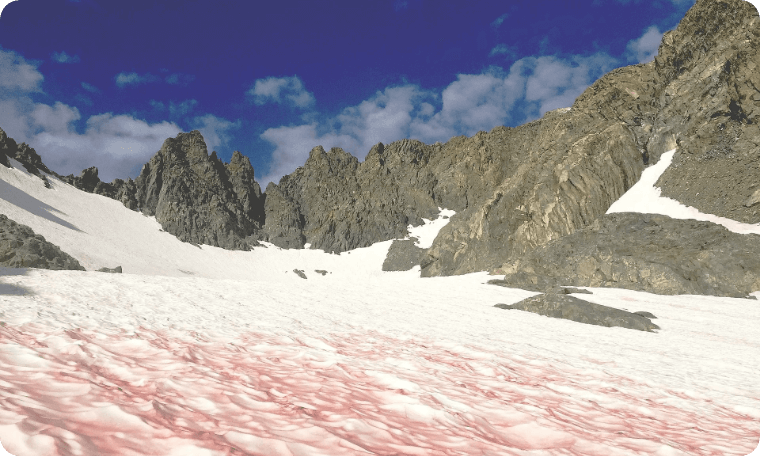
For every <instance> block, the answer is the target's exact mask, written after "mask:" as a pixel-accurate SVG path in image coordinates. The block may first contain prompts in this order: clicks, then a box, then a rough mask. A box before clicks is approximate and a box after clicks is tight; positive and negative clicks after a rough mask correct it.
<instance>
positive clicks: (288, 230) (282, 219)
mask: <svg viewBox="0 0 760 456" xmlns="http://www.w3.org/2000/svg"><path fill="white" fill-rule="evenodd" d="M264 195H265V199H264V218H265V220H266V221H267V222H268V223H266V224H265V225H264V229H263V230H262V231H261V233H260V235H259V237H260V238H261V239H262V240H265V241H268V242H271V243H272V244H274V245H276V246H278V247H282V248H284V249H300V248H303V246H304V243H305V242H306V238H305V237H304V235H303V227H304V222H303V218H302V216H301V213H300V212H299V211H298V206H297V205H296V203H295V202H294V201H293V200H292V199H291V198H289V197H288V196H286V195H284V194H283V193H282V192H281V191H280V189H279V188H278V187H277V186H276V185H275V184H274V183H271V182H270V183H269V185H268V186H267V190H266V193H265V194H264Z"/></svg>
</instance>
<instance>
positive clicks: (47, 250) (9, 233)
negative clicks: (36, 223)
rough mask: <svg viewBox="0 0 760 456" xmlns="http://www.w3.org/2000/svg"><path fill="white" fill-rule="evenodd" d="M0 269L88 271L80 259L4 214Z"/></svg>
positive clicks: (0, 221) (0, 228)
mask: <svg viewBox="0 0 760 456" xmlns="http://www.w3.org/2000/svg"><path fill="white" fill-rule="evenodd" d="M0 266H5V267H9V268H39V269H71V270H80V271H84V268H83V267H82V265H80V264H79V262H78V261H77V260H76V259H74V258H73V257H71V256H70V255H68V254H67V253H65V252H63V251H62V250H61V249H60V248H58V247H57V246H55V245H53V244H51V243H50V242H48V241H46V240H45V238H44V237H42V236H41V235H39V234H34V231H33V230H32V229H31V228H29V227H28V226H26V225H22V224H20V223H16V222H14V221H13V220H10V219H9V218H8V217H7V216H5V215H3V214H0Z"/></svg>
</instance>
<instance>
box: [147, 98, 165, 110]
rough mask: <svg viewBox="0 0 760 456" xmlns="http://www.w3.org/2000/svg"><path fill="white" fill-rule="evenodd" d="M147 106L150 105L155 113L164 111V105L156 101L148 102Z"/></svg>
mask: <svg viewBox="0 0 760 456" xmlns="http://www.w3.org/2000/svg"><path fill="white" fill-rule="evenodd" d="M148 104H150V105H151V107H152V108H153V109H155V110H157V111H163V110H164V109H166V105H164V104H163V103H162V102H160V101H157V100H150V101H149V102H148Z"/></svg>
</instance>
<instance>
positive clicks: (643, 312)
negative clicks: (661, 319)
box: [634, 310, 657, 320]
mask: <svg viewBox="0 0 760 456" xmlns="http://www.w3.org/2000/svg"><path fill="white" fill-rule="evenodd" d="M634 313H635V314H636V315H641V316H642V317H644V318H649V319H650V320H656V319H657V317H655V316H654V314H653V313H651V312H646V311H644V310H639V311H638V312H634Z"/></svg>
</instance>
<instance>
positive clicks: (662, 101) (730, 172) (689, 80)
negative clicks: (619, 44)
mask: <svg viewBox="0 0 760 456" xmlns="http://www.w3.org/2000/svg"><path fill="white" fill-rule="evenodd" d="M654 66H655V70H656V77H657V79H656V81H657V84H656V86H655V92H654V97H655V98H654V101H655V106H656V113H657V115H656V118H655V120H654V123H653V127H652V128H653V130H652V133H653V139H652V141H653V142H654V141H660V142H662V141H665V140H666V139H667V138H671V139H668V140H672V141H675V142H676V143H677V145H678V153H677V154H676V156H675V158H674V160H673V166H671V167H670V168H669V169H668V170H667V171H666V172H665V174H663V176H662V177H661V178H660V180H659V182H658V183H657V185H658V186H659V187H661V188H662V191H663V195H664V196H668V197H671V198H674V199H677V200H678V201H681V202H682V203H684V204H686V205H689V206H693V207H696V208H697V209H699V210H700V211H702V212H706V213H710V214H716V215H720V216H723V217H727V218H731V219H734V220H738V221H741V222H745V223H758V222H760V204H758V203H757V201H758V198H754V199H753V197H754V194H755V192H756V191H757V190H758V187H757V185H758V182H760V166H759V165H758V164H759V163H760V71H758V70H760V18H758V13H757V10H756V9H755V8H754V7H753V6H752V4H750V3H749V2H746V1H742V0H726V1H716V0H700V1H697V2H696V4H695V5H694V6H693V7H692V8H691V9H690V10H689V11H688V13H687V14H686V16H685V17H684V19H683V20H682V21H681V23H680V24H679V26H678V28H677V29H675V30H674V31H672V32H668V33H666V34H665V36H664V37H663V40H662V44H661V45H660V50H659V55H658V56H657V58H656V59H655V62H654ZM670 149H672V147H670Z"/></svg>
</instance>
